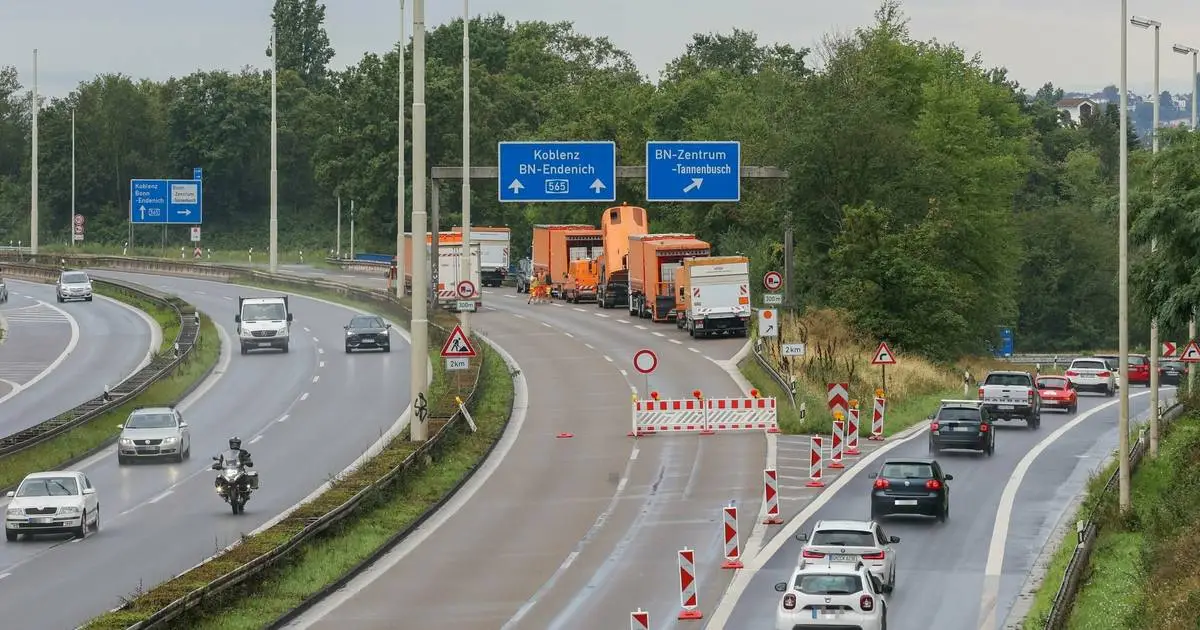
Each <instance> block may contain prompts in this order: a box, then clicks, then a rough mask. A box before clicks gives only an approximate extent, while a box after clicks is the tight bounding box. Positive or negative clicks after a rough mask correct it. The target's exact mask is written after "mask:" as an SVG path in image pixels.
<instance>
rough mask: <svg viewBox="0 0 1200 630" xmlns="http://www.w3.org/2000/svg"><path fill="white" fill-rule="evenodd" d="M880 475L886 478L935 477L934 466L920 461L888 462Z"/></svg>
mask: <svg viewBox="0 0 1200 630" xmlns="http://www.w3.org/2000/svg"><path fill="white" fill-rule="evenodd" d="M879 476H880V477H883V478H885V479H933V466H930V465H929V464H922V463H919V462H904V463H899V462H897V463H887V464H884V465H883V472H882V473H880V474H879Z"/></svg>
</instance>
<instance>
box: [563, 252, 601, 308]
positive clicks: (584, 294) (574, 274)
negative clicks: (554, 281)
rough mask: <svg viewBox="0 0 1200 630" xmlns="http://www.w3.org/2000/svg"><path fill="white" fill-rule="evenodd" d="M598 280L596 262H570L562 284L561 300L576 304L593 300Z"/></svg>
mask: <svg viewBox="0 0 1200 630" xmlns="http://www.w3.org/2000/svg"><path fill="white" fill-rule="evenodd" d="M599 279H600V263H599V262H598V261H597V260H595V259H589V260H572V261H571V262H569V263H567V280H566V282H564V283H563V287H562V298H563V299H564V300H566V301H568V302H574V303H576V304H579V303H580V302H591V301H592V300H595V299H596V284H597V283H598V282H599Z"/></svg>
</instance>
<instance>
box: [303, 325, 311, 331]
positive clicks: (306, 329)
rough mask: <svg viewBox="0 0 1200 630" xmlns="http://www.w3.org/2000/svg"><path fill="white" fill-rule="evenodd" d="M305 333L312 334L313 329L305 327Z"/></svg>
mask: <svg viewBox="0 0 1200 630" xmlns="http://www.w3.org/2000/svg"><path fill="white" fill-rule="evenodd" d="M304 332H312V329H311V328H309V327H308V326H305V327H304Z"/></svg>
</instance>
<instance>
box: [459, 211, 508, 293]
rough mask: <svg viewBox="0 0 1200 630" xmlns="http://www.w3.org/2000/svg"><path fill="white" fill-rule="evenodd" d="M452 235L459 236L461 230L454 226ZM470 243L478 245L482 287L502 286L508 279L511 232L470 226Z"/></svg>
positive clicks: (503, 228)
mask: <svg viewBox="0 0 1200 630" xmlns="http://www.w3.org/2000/svg"><path fill="white" fill-rule="evenodd" d="M453 233H457V234H460V235H461V234H462V228H461V227H458V226H456V227H455V228H454V229H453ZM459 238H460V239H461V238H462V236H459ZM443 242H444V241H443ZM471 243H473V244H478V245H479V260H480V263H479V272H480V273H479V277H480V280H481V281H482V282H483V285H482V286H485V287H498V286H500V285H502V284H504V279H505V278H506V277H508V265H509V252H510V248H511V246H512V230H510V229H508V228H506V227H486V226H478V227H477V226H472V227H471Z"/></svg>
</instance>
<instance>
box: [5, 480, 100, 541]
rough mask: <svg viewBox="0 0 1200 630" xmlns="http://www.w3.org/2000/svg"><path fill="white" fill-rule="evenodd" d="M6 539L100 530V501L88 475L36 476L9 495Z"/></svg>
mask: <svg viewBox="0 0 1200 630" xmlns="http://www.w3.org/2000/svg"><path fill="white" fill-rule="evenodd" d="M8 498H9V501H8V506H7V507H6V509H5V510H4V537H5V539H7V540H8V541H9V542H13V541H15V540H16V539H17V537H18V536H20V535H21V534H24V535H26V536H35V535H42V534H72V535H74V536H75V537H76V538H83V537H84V536H86V535H87V532H88V530H91V531H100V499H99V497H97V496H96V489H95V488H93V487H92V482H91V480H90V479H88V478H87V475H85V474H83V473H81V472H78V471H74V470H56V471H51V472H40V473H32V474H30V475H28V476H26V477H25V479H24V480H23V481H21V485H19V486H17V489H16V490H15V491H9V493H8Z"/></svg>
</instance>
